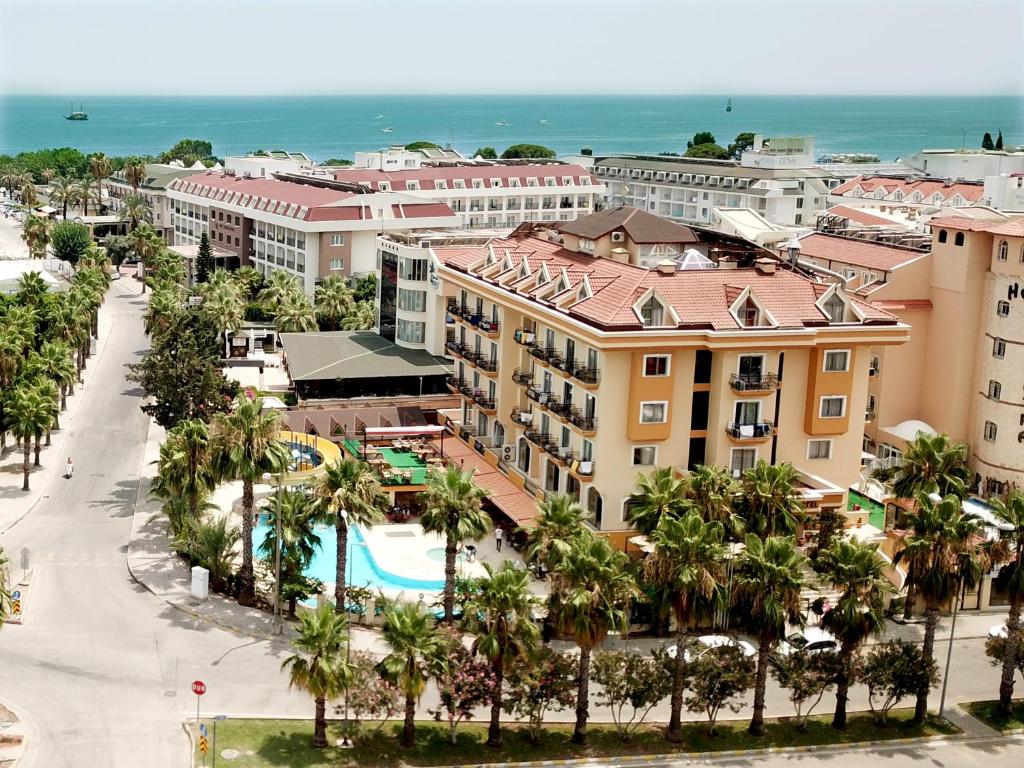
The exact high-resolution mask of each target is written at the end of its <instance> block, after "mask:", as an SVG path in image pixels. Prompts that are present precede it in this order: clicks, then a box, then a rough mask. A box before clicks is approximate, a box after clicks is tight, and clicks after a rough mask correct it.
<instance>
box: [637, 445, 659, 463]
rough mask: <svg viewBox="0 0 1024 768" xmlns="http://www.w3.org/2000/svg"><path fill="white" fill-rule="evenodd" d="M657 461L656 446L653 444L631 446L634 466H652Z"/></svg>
mask: <svg viewBox="0 0 1024 768" xmlns="http://www.w3.org/2000/svg"><path fill="white" fill-rule="evenodd" d="M657 462H658V448H657V446H654V445H638V446H635V447H634V448H633V466H634V467H653V466H654V465H655V464H657Z"/></svg>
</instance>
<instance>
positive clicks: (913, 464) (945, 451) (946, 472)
mask: <svg viewBox="0 0 1024 768" xmlns="http://www.w3.org/2000/svg"><path fill="white" fill-rule="evenodd" d="M970 476H971V474H970V470H969V469H968V467H967V446H966V445H965V444H964V443H954V442H953V441H951V440H950V439H949V436H948V435H926V434H924V433H923V432H919V433H918V435H917V437H916V438H914V440H912V441H911V442H910V443H909V444H908V445H907V450H906V453H904V454H903V463H902V464H901V465H900V466H899V467H897V468H896V475H895V479H894V481H893V493H894V494H895V495H896V496H898V497H899V498H901V499H916V498H917V495H918V494H919V493H921V492H922V491H923V492H924V493H937V494H939V495H940V496H948V495H949V494H951V493H952V494H955V495H956V496H959V497H960V498H963V497H964V496H965V495H966V493H967V483H968V480H969V479H970Z"/></svg>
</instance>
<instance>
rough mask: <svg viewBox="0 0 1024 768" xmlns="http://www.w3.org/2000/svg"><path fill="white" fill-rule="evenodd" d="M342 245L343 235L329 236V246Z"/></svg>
mask: <svg viewBox="0 0 1024 768" xmlns="http://www.w3.org/2000/svg"><path fill="white" fill-rule="evenodd" d="M344 244H345V236H344V235H331V245H344Z"/></svg>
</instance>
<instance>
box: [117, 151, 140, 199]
mask: <svg viewBox="0 0 1024 768" xmlns="http://www.w3.org/2000/svg"><path fill="white" fill-rule="evenodd" d="M121 170H122V171H124V180H125V181H127V182H128V183H129V184H130V185H131V187H132V190H133V191H134V192H138V191H139V186H140V185H141V184H142V182H144V181H145V180H146V164H145V163H144V162H142V160H141V159H140V158H137V157H133V158H132V159H130V160H128V162H126V163H125V164H124V166H122V168H121Z"/></svg>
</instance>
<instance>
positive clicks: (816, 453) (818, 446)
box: [807, 440, 832, 459]
mask: <svg viewBox="0 0 1024 768" xmlns="http://www.w3.org/2000/svg"><path fill="white" fill-rule="evenodd" d="M807 458H808V459H831V458H832V441H831V440H808V441H807Z"/></svg>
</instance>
